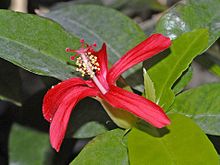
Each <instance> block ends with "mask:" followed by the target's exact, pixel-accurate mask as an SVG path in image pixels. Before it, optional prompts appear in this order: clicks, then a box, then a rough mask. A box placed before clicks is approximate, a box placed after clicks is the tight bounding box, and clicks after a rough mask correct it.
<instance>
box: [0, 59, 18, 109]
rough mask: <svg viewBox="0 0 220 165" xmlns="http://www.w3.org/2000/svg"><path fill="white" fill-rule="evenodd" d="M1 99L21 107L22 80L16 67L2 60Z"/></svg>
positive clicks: (0, 70) (0, 63)
mask: <svg viewBox="0 0 220 165" xmlns="http://www.w3.org/2000/svg"><path fill="white" fill-rule="evenodd" d="M0 67H1V69H0V99H1V100H6V101H10V102H12V103H14V104H16V105H18V106H21V78H20V75H19V70H18V68H17V67H16V66H14V65H12V64H10V63H9V62H7V61H5V60H2V59H0Z"/></svg>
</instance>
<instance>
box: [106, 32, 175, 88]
mask: <svg viewBox="0 0 220 165" xmlns="http://www.w3.org/2000/svg"><path fill="white" fill-rule="evenodd" d="M170 45H171V41H170V39H169V38H167V37H165V36H163V35H162V34H153V35H151V36H150V37H149V38H147V39H146V40H144V41H143V42H141V43H140V44H138V45H137V46H136V47H134V48H133V49H131V50H129V51H128V52H127V53H126V54H125V55H124V56H123V57H122V58H120V59H119V60H118V61H117V62H116V63H115V64H114V65H113V66H112V68H111V69H110V70H109V73H108V76H107V77H108V82H109V83H110V84H112V83H113V84H114V83H115V81H116V80H117V79H118V77H119V76H120V75H121V74H122V73H123V72H125V71H126V70H128V69H129V68H131V67H132V66H133V65H136V64H138V63H140V62H142V61H144V60H146V59H148V58H150V57H152V56H154V55H156V54H158V53H159V52H161V51H163V50H165V49H167V48H168V47H169V46H170Z"/></svg>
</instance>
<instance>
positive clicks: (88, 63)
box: [76, 52, 100, 78]
mask: <svg viewBox="0 0 220 165" xmlns="http://www.w3.org/2000/svg"><path fill="white" fill-rule="evenodd" d="M76 65H77V68H76V71H78V72H80V73H81V74H82V77H84V76H85V75H88V76H90V77H91V78H93V77H94V75H95V73H96V71H99V70H100V68H99V63H98V61H97V57H96V56H95V55H93V54H92V53H91V52H86V53H83V54H81V55H80V57H78V58H77V60H76Z"/></svg>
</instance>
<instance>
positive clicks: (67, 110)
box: [50, 86, 98, 152]
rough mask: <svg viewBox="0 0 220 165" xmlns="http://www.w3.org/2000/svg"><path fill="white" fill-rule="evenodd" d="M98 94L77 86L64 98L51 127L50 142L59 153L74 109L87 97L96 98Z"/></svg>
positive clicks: (92, 90) (90, 89)
mask: <svg viewBox="0 0 220 165" xmlns="http://www.w3.org/2000/svg"><path fill="white" fill-rule="evenodd" d="M97 94H98V92H97V91H96V90H94V89H92V88H88V87H83V86H81V87H79V86H75V87H74V88H73V90H72V91H71V92H69V93H68V94H66V95H65V97H63V98H62V100H61V102H60V104H59V106H58V108H57V111H56V113H55V115H54V117H53V120H52V122H51V125H50V142H51V145H52V147H53V148H54V149H55V150H56V151H57V152H58V151H59V150H60V146H61V144H62V141H63V139H64V136H65V133H66V129H67V125H68V121H69V118H70V115H71V112H72V109H73V107H74V106H75V105H76V104H77V103H78V102H79V101H80V100H81V99H83V98H85V97H87V96H96V95H97Z"/></svg>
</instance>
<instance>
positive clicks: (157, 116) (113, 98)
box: [100, 86, 170, 128]
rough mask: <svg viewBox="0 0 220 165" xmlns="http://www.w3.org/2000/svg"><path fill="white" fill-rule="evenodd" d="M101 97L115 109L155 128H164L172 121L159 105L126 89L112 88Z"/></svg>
mask: <svg viewBox="0 0 220 165" xmlns="http://www.w3.org/2000/svg"><path fill="white" fill-rule="evenodd" d="M100 97H101V98H102V99H104V100H106V101H107V102H108V103H109V104H111V105H112V106H113V107H116V108H120V109H124V110H127V111H129V112H130V113H132V114H134V115H136V116H138V117H139V118H141V119H143V120H145V121H147V122H149V123H150V124H152V125H153V126H155V127H158V128H162V127H164V126H166V125H168V124H170V120H169V119H168V117H167V116H166V114H165V113H164V112H163V110H162V108H160V107H159V106H158V105H157V104H155V103H153V102H151V101H149V100H147V99H145V98H144V97H142V96H139V95H136V94H134V93H131V92H128V91H126V90H124V89H121V88H118V87H116V86H111V87H110V90H109V91H108V93H106V94H105V95H102V96H100Z"/></svg>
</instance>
